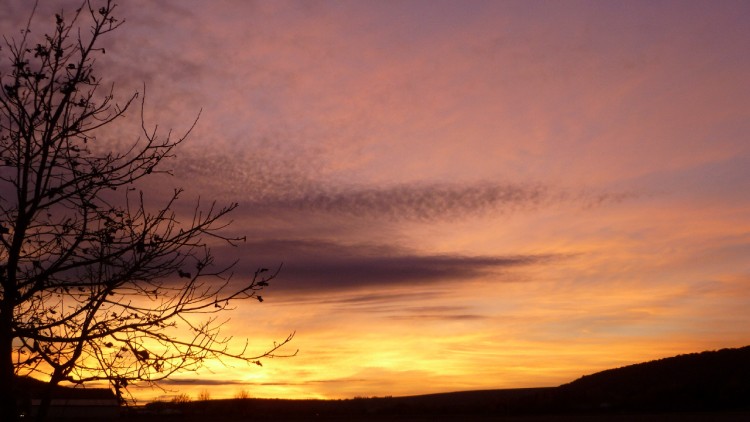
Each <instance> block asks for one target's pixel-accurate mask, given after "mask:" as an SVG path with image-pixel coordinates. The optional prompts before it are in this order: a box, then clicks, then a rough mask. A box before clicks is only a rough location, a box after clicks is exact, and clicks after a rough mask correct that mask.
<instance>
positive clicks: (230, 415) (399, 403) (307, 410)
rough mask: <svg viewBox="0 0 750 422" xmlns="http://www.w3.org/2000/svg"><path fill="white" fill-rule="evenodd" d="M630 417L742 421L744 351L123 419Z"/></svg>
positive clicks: (745, 406) (746, 372)
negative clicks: (532, 384)
mask: <svg viewBox="0 0 750 422" xmlns="http://www.w3.org/2000/svg"><path fill="white" fill-rule="evenodd" d="M691 412H698V415H699V419H685V418H686V416H687V415H689V414H691ZM727 412H729V413H727ZM632 413H635V414H638V415H639V416H638V418H639V419H640V420H654V419H643V418H641V416H643V415H648V414H651V415H653V414H657V415H658V414H664V413H671V414H673V415H678V416H677V419H669V420H712V421H713V420H732V421H735V420H750V346H748V347H743V348H740V349H724V350H719V351H713V352H703V353H695V354H689V355H681V356H676V357H672V358H667V359H660V360H657V361H652V362H647V363H641V364H637V365H631V366H626V367H623V368H618V369H610V370H607V371H603V372H599V373H596V374H593V375H588V376H585V377H582V378H580V379H578V380H576V381H573V382H571V383H569V384H564V385H561V386H559V387H549V388H521V389H506V390H483V391H464V392H454V393H442V394H428V395H421V396H410V397H381V398H361V399H360V398H358V399H349V400H278V399H232V400H209V401H203V402H200V401H198V402H190V403H181V404H175V403H152V404H151V405H149V406H147V407H146V409H142V410H141V411H140V412H138V413H137V414H135V413H134V414H133V415H132V416H131V418H132V419H131V420H138V421H139V422H142V421H144V420H159V421H160V422H163V421H165V420H169V421H172V420H175V421H177V420H179V421H180V422H187V421H193V420H195V421H203V420H205V419H206V417H208V416H209V415H210V416H211V418H216V417H219V416H221V417H222V418H223V420H224V421H225V422H228V421H240V420H242V421H245V420H247V416H248V415H252V416H253V420H256V421H276V420H287V421H297V420H298V421H302V420H332V421H343V420H360V421H380V420H389V421H393V420H430V421H442V420H487V419H486V418H489V419H490V420H494V419H495V418H497V417H506V416H508V417H511V418H512V420H515V419H513V418H516V417H523V418H524V420H526V417H529V418H530V419H528V420H546V419H545V418H546V417H545V415H568V416H569V417H573V418H574V420H577V419H575V415H581V414H594V415H592V417H594V418H595V420H602V419H599V416H602V415H610V416H613V417H614V416H617V415H621V416H622V415H623V414H625V416H624V417H625V418H626V419H625V420H628V417H627V414H632ZM170 415H171V416H170ZM700 415H702V416H700ZM725 417H726V418H725ZM537 418H541V419H537ZM658 418H659V417H658V416H657V419H658ZM606 419H609V416H607V418H606ZM125 420H127V419H125ZM555 420H563V419H555ZM564 420H568V419H564ZM587 420H589V419H587ZM618 420H619V419H618ZM658 420H662V419H658Z"/></svg>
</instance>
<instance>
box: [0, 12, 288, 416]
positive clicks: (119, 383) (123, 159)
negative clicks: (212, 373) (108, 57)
mask: <svg viewBox="0 0 750 422" xmlns="http://www.w3.org/2000/svg"><path fill="white" fill-rule="evenodd" d="M114 9H115V4H114V3H112V1H111V0H108V1H104V2H103V4H102V5H101V6H99V5H93V4H92V2H91V1H87V2H84V3H83V5H82V6H81V7H80V8H79V9H77V10H75V11H74V12H73V13H72V15H70V16H69V17H68V16H65V15H63V12H62V11H61V12H60V13H58V14H57V15H56V16H55V20H54V29H53V30H52V31H51V33H49V34H45V35H43V36H41V37H40V36H38V35H37V34H36V33H34V34H32V33H31V31H30V27H31V21H32V19H31V18H30V19H29V23H28V24H27V25H26V27H25V29H24V30H23V31H22V32H21V35H19V36H17V38H15V37H11V38H5V42H4V45H3V46H2V55H3V56H4V57H0V59H3V60H5V61H3V62H2V63H0V83H1V84H2V92H0V407H1V408H2V411H0V412H2V415H0V417H2V419H1V420H11V419H13V418H15V399H14V398H13V389H14V380H15V379H16V377H17V376H34V377H37V378H42V379H46V380H49V384H50V386H55V385H57V384H58V383H60V382H63V381H66V382H72V383H76V384H80V383H86V382H89V381H101V380H107V381H108V382H109V383H110V385H111V387H112V388H113V389H114V390H115V392H116V394H117V395H118V397H120V398H121V399H123V398H124V394H126V393H127V387H128V386H129V385H131V384H132V383H134V382H146V383H156V382H158V381H159V380H163V379H164V378H166V377H169V376H170V375H172V374H174V373H176V372H178V371H185V370H188V371H190V370H196V369H197V368H199V367H200V366H201V365H202V364H203V363H204V362H205V361H206V360H207V359H214V358H218V359H226V358H232V359H239V360H241V361H244V362H248V363H252V364H258V365H260V361H259V359H261V358H263V357H274V356H279V355H278V354H277V351H278V350H279V348H280V347H282V346H283V345H285V344H286V343H288V342H289V341H290V340H291V337H292V336H291V335H290V336H289V337H288V338H286V339H284V340H283V341H281V342H280V343H274V344H273V346H271V347H270V348H269V349H268V350H266V351H264V352H262V353H260V354H257V355H251V354H249V353H248V351H247V342H245V343H244V347H243V344H240V345H237V346H238V348H236V349H235V348H234V347H233V345H232V344H230V340H231V338H228V337H224V336H222V334H221V332H220V329H221V327H222V324H223V321H222V320H220V319H217V315H216V314H217V313H220V312H222V311H224V310H226V309H228V307H230V306H232V303H234V301H236V300H241V299H255V300H258V301H262V298H261V296H260V295H259V294H258V292H259V290H261V289H262V288H263V287H265V286H267V285H268V282H269V281H270V280H271V279H273V278H274V276H275V275H276V272H273V271H268V270H266V269H259V270H258V271H256V272H255V274H254V276H253V277H252V278H251V279H249V280H246V281H244V282H243V283H239V282H236V281H235V280H234V279H232V278H231V273H230V269H231V266H230V267H220V268H217V265H215V263H214V257H213V255H212V254H211V249H210V247H209V246H210V245H209V243H210V244H216V242H217V241H220V242H224V243H227V244H230V245H236V244H237V243H238V242H241V241H243V240H244V238H241V237H233V236H229V235H226V234H225V233H226V232H227V230H225V229H226V227H227V225H228V223H227V222H226V221H225V220H226V217H227V215H228V214H229V213H230V212H232V211H233V210H234V209H235V208H236V207H237V204H236V203H233V204H229V205H227V206H223V207H221V206H217V205H216V204H215V203H214V204H209V205H208V206H202V205H201V204H200V203H198V204H196V206H195V207H194V208H192V209H193V211H192V212H190V213H188V214H187V215H185V213H178V212H177V211H176V205H177V201H178V198H179V196H180V194H181V190H179V189H176V190H174V192H173V193H171V195H169V196H168V197H167V198H163V199H162V200H161V201H160V202H161V204H160V205H153V204H151V203H148V201H146V200H145V199H144V194H143V192H141V191H139V190H138V186H143V183H142V182H143V179H144V178H148V177H153V176H154V175H156V174H159V173H162V174H163V173H169V171H168V170H164V169H163V168H162V166H161V164H162V161H164V160H166V159H168V158H170V157H172V156H173V152H174V149H175V148H176V147H177V146H178V145H180V143H181V142H182V141H183V140H184V139H185V137H186V136H187V135H188V134H189V133H190V130H192V127H191V128H190V130H188V131H187V133H186V134H185V135H184V136H181V137H178V138H176V139H175V138H174V137H173V136H172V135H171V132H170V133H168V134H167V135H166V136H162V135H160V134H158V133H157V131H156V129H154V130H148V129H147V128H146V125H145V124H143V123H142V132H143V133H142V135H141V136H140V137H139V138H138V140H135V141H133V142H132V143H131V144H130V145H129V146H128V147H127V148H117V147H115V145H114V143H113V142H108V141H106V140H105V139H104V138H106V135H107V131H106V127H107V126H108V125H110V124H111V123H113V122H115V121H116V120H118V119H119V118H120V117H122V116H123V115H124V113H125V112H126V111H127V110H129V109H130V108H131V105H133V103H134V101H136V100H137V99H138V93H135V94H133V95H132V96H130V97H128V98H126V100H125V101H124V102H121V103H117V102H116V101H115V99H114V98H115V97H114V95H113V85H109V87H107V86H105V85H104V83H103V82H102V80H101V79H100V78H99V76H98V75H97V74H95V72H94V63H95V57H97V56H99V55H102V54H105V50H104V48H102V47H100V45H99V42H100V40H101V38H102V37H104V36H106V35H108V34H110V33H111V32H113V31H115V30H116V29H117V28H118V27H119V26H120V24H121V22H120V21H118V20H117V19H115V18H114V17H113V15H112V12H113V10H114ZM33 15H34V13H33V12H32V13H31V16H32V17H33ZM141 101H143V99H142V98H141ZM142 106H143V104H141V109H142ZM141 122H143V112H142V111H141ZM193 125H195V122H194V123H193ZM120 144H121V143H120ZM292 354H293V353H292ZM50 391H51V390H50ZM48 401H49V397H47V404H48ZM43 407H44V406H43Z"/></svg>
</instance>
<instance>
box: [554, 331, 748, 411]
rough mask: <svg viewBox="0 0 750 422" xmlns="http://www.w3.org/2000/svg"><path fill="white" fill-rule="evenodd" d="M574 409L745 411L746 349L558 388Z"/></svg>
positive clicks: (640, 366) (617, 372)
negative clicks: (742, 409) (740, 409)
mask: <svg viewBox="0 0 750 422" xmlns="http://www.w3.org/2000/svg"><path fill="white" fill-rule="evenodd" d="M557 393H558V394H559V395H560V399H562V400H561V401H562V402H567V403H568V405H570V406H576V407H579V408H586V409H593V408H611V409H624V410H660V411H668V410H685V411H688V410H689V411H693V410H713V409H739V408H749V407H750V346H746V347H742V348H739V349H722V350H718V351H710V352H702V353H693V354H687V355H679V356H676V357H671V358H666V359H660V360H655V361H651V362H646V363H639V364H636V365H630V366H625V367H622V368H618V369H610V370H606V371H602V372H598V373H596V374H593V375H588V376H584V377H582V378H579V379H577V380H575V381H573V382H571V383H569V384H565V385H562V386H560V387H559V388H558V391H557Z"/></svg>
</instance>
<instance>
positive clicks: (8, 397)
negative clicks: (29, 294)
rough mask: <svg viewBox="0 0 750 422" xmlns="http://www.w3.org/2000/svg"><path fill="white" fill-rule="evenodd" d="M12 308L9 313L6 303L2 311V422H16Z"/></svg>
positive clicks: (0, 404)
mask: <svg viewBox="0 0 750 422" xmlns="http://www.w3.org/2000/svg"><path fill="white" fill-rule="evenodd" d="M12 314H13V312H12V308H11V312H8V310H7V306H6V304H5V303H3V304H2V309H0V422H11V421H15V420H16V418H17V417H18V414H17V411H16V392H15V391H14V389H15V388H14V387H15V384H16V382H15V381H16V380H15V378H16V377H15V371H14V370H13V335H12V332H11V321H12Z"/></svg>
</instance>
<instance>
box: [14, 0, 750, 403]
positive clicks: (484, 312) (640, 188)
mask: <svg viewBox="0 0 750 422" xmlns="http://www.w3.org/2000/svg"><path fill="white" fill-rule="evenodd" d="M92 1H93V0H92ZM79 3H80V2H78V1H67V0H66V1H51V0H40V5H39V7H38V10H37V15H36V17H35V20H34V24H33V25H32V29H33V28H39V29H38V31H39V32H43V31H47V30H49V28H50V27H51V24H52V23H53V20H54V13H55V12H56V11H59V10H60V8H61V7H62V8H64V10H65V11H70V12H72V11H73V9H75V8H76V7H77V6H78V5H79ZM30 4H31V2H29V1H25V0H4V1H3V2H2V3H1V4H0V29H1V31H0V32H2V33H4V34H10V33H17V31H18V30H19V29H20V28H21V27H22V26H23V25H24V23H25V21H26V19H27V18H28V15H29V13H30ZM115 16H118V17H120V18H122V19H124V20H125V24H124V26H123V27H122V28H121V29H119V30H117V31H116V32H115V33H113V34H112V35H111V37H108V38H106V39H104V40H103V46H105V47H106V54H105V55H104V56H102V57H100V58H99V59H97V60H98V62H97V63H98V68H99V72H98V74H99V75H100V76H101V77H102V78H103V79H104V80H105V81H108V82H114V83H115V89H116V93H118V94H119V96H120V98H123V99H124V98H125V97H126V96H127V94H128V93H130V92H132V91H134V90H142V88H143V86H144V84H145V86H146V90H147V100H146V110H145V115H146V118H147V120H148V122H149V124H157V123H158V124H159V127H161V128H170V127H171V128H173V129H174V130H175V131H176V132H178V133H179V132H181V131H184V130H186V129H187V128H188V127H189V126H190V124H191V123H192V121H193V119H194V118H195V117H196V116H197V115H198V113H199V112H201V110H202V112H201V115H200V120H199V122H198V125H197V127H196V129H195V131H194V132H193V133H192V135H191V136H190V138H189V139H188V141H186V143H185V144H184V145H182V147H181V149H180V150H178V152H177V157H176V158H175V159H174V160H172V161H171V162H169V163H166V166H168V167H170V168H173V169H174V172H175V176H174V177H171V178H163V179H159V180H158V181H157V182H156V183H155V185H154V186H155V189H156V190H155V192H158V191H159V189H160V188H161V187H165V188H166V187H169V188H171V187H177V186H181V187H184V188H185V189H186V194H185V195H184V196H183V198H184V200H185V203H186V204H188V205H189V204H192V203H193V201H194V200H195V199H196V198H198V197H199V196H200V197H201V200H202V201H205V200H212V199H216V200H217V201H219V202H220V203H228V202H235V201H236V202H239V204H240V208H239V209H238V210H237V211H236V212H235V213H234V215H233V218H234V223H233V225H232V230H233V231H234V232H236V233H239V234H243V235H247V236H248V241H247V243H245V244H243V245H241V246H240V247H238V248H229V247H224V246H218V247H217V248H216V249H215V250H214V251H215V253H216V255H217V256H219V257H220V258H221V259H222V260H223V262H230V261H231V260H234V259H239V260H240V263H239V264H238V267H237V268H236V269H235V277H237V278H238V279H243V278H247V277H249V276H250V275H251V274H252V273H253V271H254V270H255V269H256V268H257V267H260V266H263V267H277V266H279V265H280V264H281V263H283V269H282V271H281V273H280V274H279V277H278V278H277V279H276V280H274V282H273V284H272V285H271V287H270V288H268V289H267V291H266V292H264V293H263V296H264V298H265V299H266V300H265V302H263V303H262V304H260V303H257V302H253V303H250V302H247V303H241V304H239V306H238V308H237V310H235V311H233V312H232V313H231V314H228V315H227V316H229V317H230V318H231V320H230V322H229V323H228V324H227V325H226V333H227V334H231V335H233V336H235V338H236V339H237V340H238V344H240V345H241V343H242V340H243V339H244V338H249V339H250V341H251V345H252V347H253V348H254V349H253V350H257V351H258V352H261V351H263V350H264V349H265V348H267V347H268V346H270V345H271V344H272V343H273V341H274V340H277V341H278V340H282V339H283V338H285V337H286V336H287V335H288V334H289V333H291V332H293V331H296V336H295V338H294V341H293V342H292V344H291V345H290V348H289V351H294V350H296V349H299V354H298V356H296V357H294V358H290V359H273V360H266V361H264V366H263V367H262V368H261V367H256V366H247V365H245V364H239V363H232V362H227V363H228V364H230V365H231V366H229V367H227V366H222V365H221V364H219V363H216V362H210V363H209V364H208V366H207V368H205V369H204V370H202V371H200V372H199V373H186V374H182V375H180V376H177V377H175V378H174V379H173V380H171V381H170V382H167V383H165V384H164V387H165V388H167V392H162V391H158V390H155V391H142V392H139V393H138V394H140V396H139V397H141V398H144V399H150V398H154V397H157V396H160V395H164V396H170V395H173V394H176V393H177V392H185V393H187V394H191V395H192V396H193V397H195V396H196V395H197V394H198V392H200V391H209V392H210V394H211V397H212V398H222V397H232V396H234V395H236V394H237V393H238V392H239V391H242V390H245V391H247V392H248V393H249V395H250V396H255V397H285V398H287V397H288V398H346V397H354V396H373V395H378V396H383V395H394V396H396V395H411V394H423V393H432V392H444V391H456V390H475V389H492V388H515V387H540V386H554V385H559V384H562V383H565V382H569V381H572V380H573V379H575V378H578V377H580V376H582V375H585V374H589V373H593V372H596V371H598V370H602V369H606V368H611V367H617V366H623V365H627V364H631V363H636V362H640V361H644V360H650V359H655V358H662V357H667V356H671V355H676V354H681V353H690V352H698V351H703V350H709V349H719V348H724V347H738V346H744V345H748V344H750V135H749V134H750V83H749V82H748V78H749V76H750V24H748V23H749V22H750V2H747V1H729V0H724V1H720V2H713V1H653V0H652V1H630V0H628V1H487V2H483V1H458V0H456V1H343V2H342V1H297V2H285V1H252V2H251V1H240V0H234V1H230V0H226V1H198V0H170V1H158V2H156V1H149V0H135V1H134V0H121V1H120V4H119V6H118V8H117V9H116V12H115ZM130 116H131V117H134V118H137V117H138V112H137V110H135V111H133V112H132V113H130ZM131 123H133V122H131V121H129V120H124V121H123V122H122V125H120V126H118V128H117V131H116V132H113V133H116V134H118V136H122V137H124V138H127V139H131V138H132V139H134V138H135V137H137V136H138V127H137V125H133V124H131ZM136 123H137V122H136Z"/></svg>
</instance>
